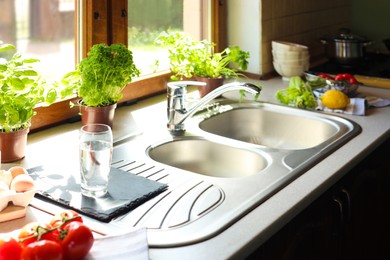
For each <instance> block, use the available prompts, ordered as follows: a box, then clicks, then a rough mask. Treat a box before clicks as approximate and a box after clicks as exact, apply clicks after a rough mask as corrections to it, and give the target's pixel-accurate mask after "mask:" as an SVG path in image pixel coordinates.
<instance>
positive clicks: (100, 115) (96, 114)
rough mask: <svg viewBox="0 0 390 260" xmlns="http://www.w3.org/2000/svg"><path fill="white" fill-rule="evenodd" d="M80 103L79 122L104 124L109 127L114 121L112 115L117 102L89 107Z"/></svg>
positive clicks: (83, 123)
mask: <svg viewBox="0 0 390 260" xmlns="http://www.w3.org/2000/svg"><path fill="white" fill-rule="evenodd" d="M79 104H80V114H81V124H82V125H86V124H105V125H109V126H110V127H111V128H112V126H113V123H114V115H115V109H116V106H117V104H116V103H115V104H112V105H110V106H104V107H89V106H83V105H81V102H79Z"/></svg>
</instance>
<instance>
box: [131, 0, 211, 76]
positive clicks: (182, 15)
mask: <svg viewBox="0 0 390 260" xmlns="http://www.w3.org/2000/svg"><path fill="white" fill-rule="evenodd" d="M209 2H210V1H207V0H191V1H188V0H148V1H144V0H129V1H128V14H129V15H128V19H129V21H128V45H129V49H130V50H132V51H133V55H134V60H135V63H136V64H137V67H138V68H139V69H140V70H141V73H142V74H143V75H145V74H149V73H153V72H155V71H156V69H157V71H161V70H167V69H169V60H168V52H167V51H166V50H164V49H162V48H161V47H159V46H157V45H156V44H155V43H154V40H155V39H156V37H157V36H158V35H159V34H160V32H162V31H167V30H176V31H185V32H187V33H189V34H190V35H192V36H193V37H194V38H196V39H200V38H202V39H204V38H207V37H206V36H207V32H206V31H207V29H204V28H202V27H203V26H205V25H207V24H208V21H205V18H206V15H204V14H207V10H208V5H209V4H208V3H209ZM206 19H207V18H206ZM157 60H158V67H156V66H155V64H156V61H157Z"/></svg>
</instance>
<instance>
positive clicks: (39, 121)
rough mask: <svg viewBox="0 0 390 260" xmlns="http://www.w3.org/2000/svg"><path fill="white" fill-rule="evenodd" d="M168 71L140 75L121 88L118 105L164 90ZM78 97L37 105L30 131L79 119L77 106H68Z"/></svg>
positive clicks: (168, 74)
mask: <svg viewBox="0 0 390 260" xmlns="http://www.w3.org/2000/svg"><path fill="white" fill-rule="evenodd" d="M169 76H170V73H169V71H164V72H161V73H158V74H155V76H154V77H150V76H149V77H146V76H145V77H140V78H138V79H136V80H134V81H133V82H132V83H130V84H128V85H127V86H126V87H125V88H124V89H123V92H122V93H123V98H122V99H121V101H120V102H119V105H126V104H129V103H134V102H137V101H138V100H141V99H145V98H148V97H151V96H153V95H156V94H161V93H163V92H165V88H166V83H167V82H168V80H169ZM77 100H78V98H77V97H75V98H72V99H67V100H62V101H59V102H56V103H54V104H52V105H50V106H48V107H38V108H36V109H35V111H36V112H37V114H36V115H35V116H34V117H33V118H32V125H31V128H30V130H31V132H37V131H40V130H42V129H46V128H49V127H52V126H56V125H59V124H62V123H65V122H72V121H77V120H80V116H79V108H78V107H73V108H70V106H69V102H74V103H75V102H77Z"/></svg>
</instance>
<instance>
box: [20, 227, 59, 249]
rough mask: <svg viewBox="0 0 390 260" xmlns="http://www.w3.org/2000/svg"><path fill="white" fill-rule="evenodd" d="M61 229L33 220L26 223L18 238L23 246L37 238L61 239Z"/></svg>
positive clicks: (56, 240)
mask: <svg viewBox="0 0 390 260" xmlns="http://www.w3.org/2000/svg"><path fill="white" fill-rule="evenodd" d="M59 237H60V231H59V230H58V229H52V227H51V226H50V225H48V224H42V223H39V222H31V223H29V224H27V225H25V226H24V227H23V228H22V230H21V231H20V233H19V236H18V239H19V242H20V243H21V244H22V246H23V247H26V246H27V245H28V244H30V243H32V242H35V241H37V240H43V239H45V240H52V241H55V242H58V241H59Z"/></svg>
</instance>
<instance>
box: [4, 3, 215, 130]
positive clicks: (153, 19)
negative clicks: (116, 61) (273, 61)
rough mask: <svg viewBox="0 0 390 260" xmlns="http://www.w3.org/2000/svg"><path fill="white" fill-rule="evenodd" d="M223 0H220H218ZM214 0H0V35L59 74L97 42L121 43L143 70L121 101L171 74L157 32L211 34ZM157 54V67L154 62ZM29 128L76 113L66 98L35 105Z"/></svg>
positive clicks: (157, 86)
mask: <svg viewBox="0 0 390 260" xmlns="http://www.w3.org/2000/svg"><path fill="white" fill-rule="evenodd" d="M222 2H223V1H222ZM220 3H221V1H217V0H196V1H195V0H182V1H179V0H148V1H144V0H115V1H110V0H48V1H41V0H4V1H1V2H0V7H1V8H2V13H3V14H4V13H7V15H2V16H0V17H1V18H0V37H1V39H0V40H2V41H3V42H6V43H11V44H14V45H15V46H16V47H17V50H18V51H19V52H21V53H22V54H23V55H27V56H33V57H37V58H39V59H40V60H41V62H40V65H39V66H40V68H39V70H40V71H41V72H42V73H43V74H44V75H45V76H46V77H48V78H49V79H50V80H53V81H54V80H59V79H61V77H62V76H63V75H64V74H65V73H66V72H68V71H71V70H73V69H74V68H75V66H76V63H77V61H78V60H80V59H81V58H82V57H84V56H85V55H86V53H87V51H88V49H89V48H90V47H91V46H92V45H93V44H96V43H106V44H111V43H124V44H127V45H128V46H129V48H130V49H131V50H132V51H133V53H134V58H135V62H136V64H137V67H139V68H140V69H141V71H142V75H141V77H140V78H138V79H135V80H134V81H133V82H132V83H130V84H129V85H128V86H127V87H126V88H125V90H124V99H123V100H122V102H126V101H131V100H136V99H139V98H144V97H147V96H150V95H153V94H156V93H161V92H162V91H164V90H165V83H166V81H167V80H168V78H169V70H168V62H169V61H168V59H167V53H166V52H165V50H162V49H159V48H158V47H156V46H155V45H154V43H153V40H154V38H155V37H156V36H157V35H158V33H159V32H161V31H163V30H168V29H175V30H184V31H186V32H188V33H190V34H191V35H192V36H193V37H194V38H198V39H204V38H208V39H212V40H213V41H215V42H216V43H217V44H218V43H219V41H218V38H217V37H216V36H215V35H216V34H212V33H215V32H216V31H217V30H215V31H214V30H211V28H214V27H217V28H219V26H218V23H216V22H215V21H213V20H212V19H211V18H212V17H218V16H215V15H213V13H217V12H218V10H219V8H220ZM157 59H158V60H159V67H158V68H157V71H156V67H155V66H154V65H155V64H156V60H157ZM37 112H38V114H37V115H36V116H34V117H33V125H32V130H33V131H34V130H36V129H40V128H45V127H47V126H49V125H53V124H58V123H62V122H64V121H67V120H69V119H71V118H73V117H76V116H77V115H78V111H77V108H73V109H70V108H69V100H66V101H63V102H58V103H56V104H54V105H52V106H50V107H42V108H37Z"/></svg>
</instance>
